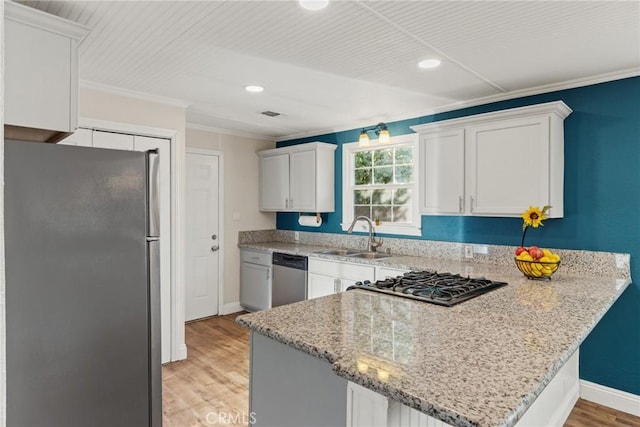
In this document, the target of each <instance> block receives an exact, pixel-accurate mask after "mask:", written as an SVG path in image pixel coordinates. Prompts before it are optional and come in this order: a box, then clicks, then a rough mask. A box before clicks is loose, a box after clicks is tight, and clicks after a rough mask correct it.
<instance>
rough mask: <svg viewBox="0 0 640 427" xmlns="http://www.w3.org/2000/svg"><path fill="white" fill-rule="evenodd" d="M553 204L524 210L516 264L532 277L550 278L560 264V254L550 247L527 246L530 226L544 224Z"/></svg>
mask: <svg viewBox="0 0 640 427" xmlns="http://www.w3.org/2000/svg"><path fill="white" fill-rule="evenodd" d="M549 209H551V206H544V207H543V208H542V209H540V208H539V207H537V206H529V209H527V210H526V211H524V212H523V214H522V219H523V221H524V222H523V224H522V241H521V242H520V246H519V247H518V248H517V249H516V258H515V261H516V266H517V267H518V269H519V270H520V271H521V272H522V273H523V274H524V275H525V276H527V277H528V278H530V279H537V278H543V279H550V278H551V275H552V274H553V273H555V272H556V270H557V269H558V266H559V265H560V256H559V255H558V254H554V253H553V252H551V251H550V250H549V249H540V248H538V247H537V246H530V247H528V248H527V247H525V245H524V238H525V236H526V235H527V230H528V229H529V227H533V228H538V227H540V226H544V224H543V223H542V222H543V221H544V220H545V219H547V212H549Z"/></svg>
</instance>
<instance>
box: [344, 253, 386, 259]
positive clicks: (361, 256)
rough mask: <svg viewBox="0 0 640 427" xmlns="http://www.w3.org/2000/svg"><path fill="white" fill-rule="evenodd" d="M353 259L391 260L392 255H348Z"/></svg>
mask: <svg viewBox="0 0 640 427" xmlns="http://www.w3.org/2000/svg"><path fill="white" fill-rule="evenodd" d="M348 256H349V257H351V258H366V259H382V258H389V257H390V256H391V255H390V254H383V253H381V252H363V253H359V254H353V255H348Z"/></svg>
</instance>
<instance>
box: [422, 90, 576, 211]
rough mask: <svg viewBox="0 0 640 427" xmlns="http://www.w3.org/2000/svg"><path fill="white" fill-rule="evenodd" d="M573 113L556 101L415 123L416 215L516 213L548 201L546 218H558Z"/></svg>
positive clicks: (562, 197)
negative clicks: (417, 144)
mask: <svg viewBox="0 0 640 427" xmlns="http://www.w3.org/2000/svg"><path fill="white" fill-rule="evenodd" d="M570 113H571V109H570V108H569V107H567V105H566V104H564V103H563V102H562V101H557V102H550V103H546V104H539V105H533V106H529V107H522V108H514V109H509V110H502V111H497V112H493V113H487V114H480V115H476V116H469V117H462V118H459V119H451V120H444V121H441V122H434V123H429V124H425V125H419V126H413V127H412V129H413V130H415V131H416V132H418V133H419V134H420V195H421V198H420V208H421V213H423V214H426V215H476V216H505V217H508V216H515V217H517V216H520V215H521V213H522V212H523V211H524V210H525V209H526V208H527V207H529V205H534V206H539V207H543V206H546V205H549V206H552V208H551V209H550V211H549V217H551V218H560V217H562V216H563V215H564V209H563V207H564V192H563V188H564V119H565V118H566V117H567V116H568V115H569V114H570Z"/></svg>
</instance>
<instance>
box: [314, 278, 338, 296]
mask: <svg viewBox="0 0 640 427" xmlns="http://www.w3.org/2000/svg"><path fill="white" fill-rule="evenodd" d="M338 280H339V279H337V278H336V277H332V276H325V275H323V274H316V273H308V274H307V299H312V298H318V297H324V296H326V295H331V294H334V293H335V292H336V288H337V281H338Z"/></svg>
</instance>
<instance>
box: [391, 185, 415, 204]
mask: <svg viewBox="0 0 640 427" xmlns="http://www.w3.org/2000/svg"><path fill="white" fill-rule="evenodd" d="M410 201H411V190H409V189H407V188H398V189H397V190H395V191H394V192H393V204H394V205H405V204H407V203H409V202H410Z"/></svg>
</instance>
